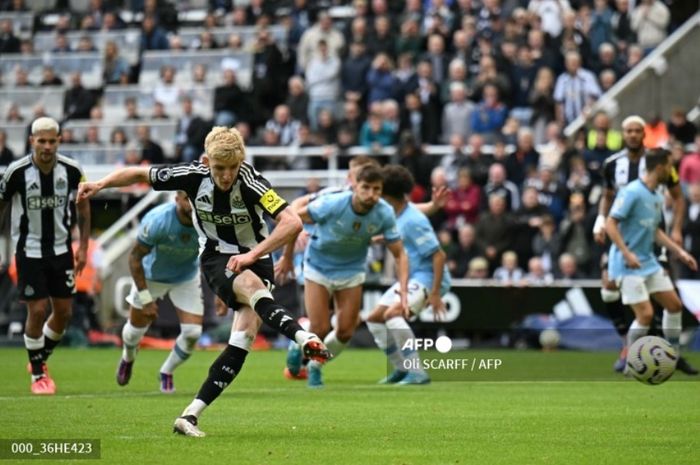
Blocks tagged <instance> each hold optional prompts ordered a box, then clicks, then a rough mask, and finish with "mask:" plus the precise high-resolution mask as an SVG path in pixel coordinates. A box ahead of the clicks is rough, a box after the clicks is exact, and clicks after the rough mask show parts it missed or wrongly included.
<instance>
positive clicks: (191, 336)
mask: <svg viewBox="0 0 700 465" xmlns="http://www.w3.org/2000/svg"><path fill="white" fill-rule="evenodd" d="M201 335H202V325H196V324H189V323H183V324H181V325H180V335H179V336H178V337H177V339H175V345H174V346H173V350H171V351H170V354H169V355H168V358H167V359H165V362H164V363H163V366H161V367H160V372H161V373H168V374H172V372H173V371H175V368H177V367H178V366H180V365H181V364H182V363H183V362H184V361H185V360H187V359H188V358H190V355H191V354H192V351H193V350H194V347H195V346H196V345H197V341H198V340H199V336H201Z"/></svg>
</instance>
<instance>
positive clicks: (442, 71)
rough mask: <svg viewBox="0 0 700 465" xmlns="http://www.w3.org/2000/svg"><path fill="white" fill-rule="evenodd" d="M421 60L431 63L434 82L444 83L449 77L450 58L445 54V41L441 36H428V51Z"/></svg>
mask: <svg viewBox="0 0 700 465" xmlns="http://www.w3.org/2000/svg"><path fill="white" fill-rule="evenodd" d="M421 60H425V61H428V62H430V64H431V65H432V70H433V76H432V78H433V81H434V82H443V81H444V80H445V78H446V77H447V68H448V66H449V63H450V62H449V57H448V56H447V54H446V53H445V39H444V37H443V36H441V35H439V34H431V35H430V36H428V51H427V52H426V53H425V54H423V56H422V57H421Z"/></svg>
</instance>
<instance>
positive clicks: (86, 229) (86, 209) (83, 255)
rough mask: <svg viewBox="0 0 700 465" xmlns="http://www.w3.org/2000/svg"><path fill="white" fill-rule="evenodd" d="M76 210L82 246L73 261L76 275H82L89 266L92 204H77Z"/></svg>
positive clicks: (80, 245) (79, 246)
mask: <svg viewBox="0 0 700 465" xmlns="http://www.w3.org/2000/svg"><path fill="white" fill-rule="evenodd" d="M75 209H76V211H77V213H78V232H79V234H80V244H79V245H78V250H77V251H76V254H75V257H74V258H73V260H74V262H75V263H74V265H75V274H76V275H80V273H82V271H83V269H84V268H85V265H86V264H87V252H88V241H89V240H90V203H89V202H79V203H76V208H75Z"/></svg>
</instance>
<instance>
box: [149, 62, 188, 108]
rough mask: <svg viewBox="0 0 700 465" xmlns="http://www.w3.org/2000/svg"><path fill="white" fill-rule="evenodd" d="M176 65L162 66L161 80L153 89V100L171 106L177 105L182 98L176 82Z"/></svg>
mask: <svg viewBox="0 0 700 465" xmlns="http://www.w3.org/2000/svg"><path fill="white" fill-rule="evenodd" d="M175 73H176V71H175V67H174V66H170V65H164V66H161V68H160V81H159V82H158V83H157V84H156V85H155V87H154V89H153V100H155V101H156V102H160V103H162V104H163V105H166V106H168V107H169V108H172V107H174V106H175V105H177V102H178V100H179V99H180V93H181V90H180V88H179V87H178V86H177V85H176V84H175Z"/></svg>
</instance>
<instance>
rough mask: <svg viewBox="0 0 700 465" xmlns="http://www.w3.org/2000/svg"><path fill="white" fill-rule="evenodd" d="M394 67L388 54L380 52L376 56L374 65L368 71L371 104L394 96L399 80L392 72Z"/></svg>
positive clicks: (369, 100)
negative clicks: (397, 80)
mask: <svg viewBox="0 0 700 465" xmlns="http://www.w3.org/2000/svg"><path fill="white" fill-rule="evenodd" d="M393 67H394V65H393V63H392V62H391V58H389V56H388V55H386V54H384V53H379V54H377V56H376V57H374V60H373V61H372V66H371V68H370V70H369V71H368V72H367V87H368V98H367V101H368V102H369V103H370V104H372V103H373V102H379V101H382V100H387V99H391V98H393V97H394V94H395V93H396V90H397V82H396V78H395V77H394V74H393V73H392V69H393Z"/></svg>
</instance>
